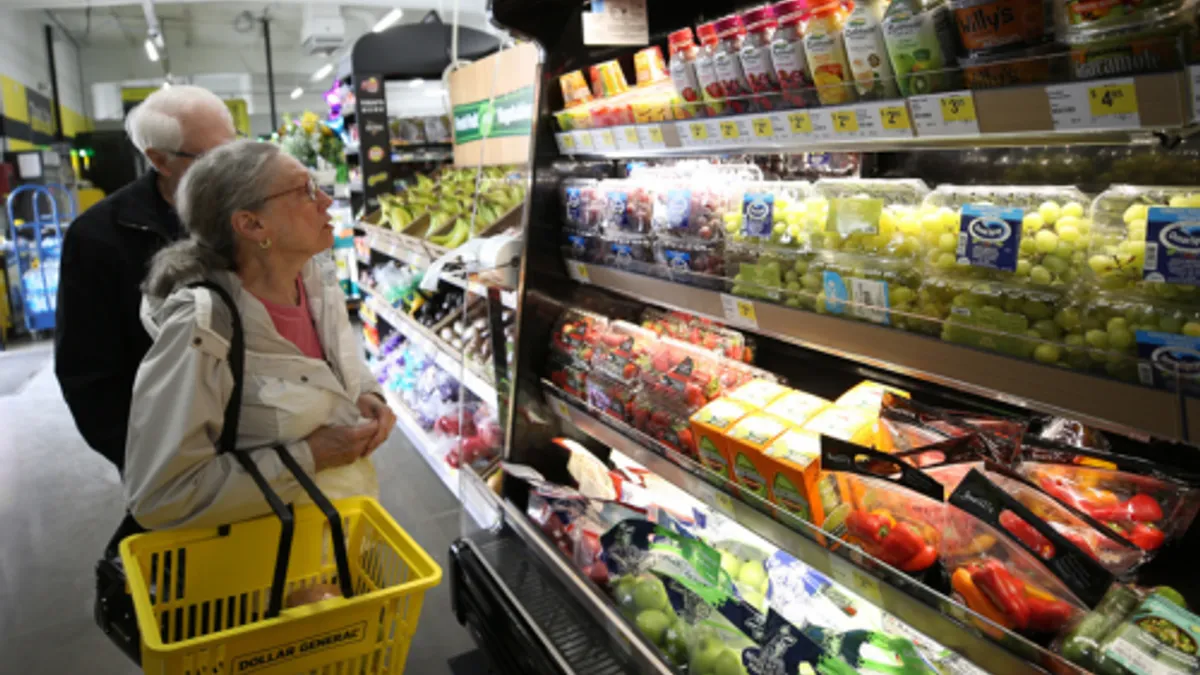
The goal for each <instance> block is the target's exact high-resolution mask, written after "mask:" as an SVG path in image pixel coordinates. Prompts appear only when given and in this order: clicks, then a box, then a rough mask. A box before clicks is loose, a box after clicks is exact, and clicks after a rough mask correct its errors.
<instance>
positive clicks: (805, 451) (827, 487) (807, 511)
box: [763, 429, 845, 527]
mask: <svg viewBox="0 0 1200 675" xmlns="http://www.w3.org/2000/svg"><path fill="white" fill-rule="evenodd" d="M763 454H764V457H765V458H766V462H767V466H766V469H767V476H766V478H767V499H768V500H769V501H770V502H771V503H772V504H775V505H776V506H778V507H779V508H780V509H782V510H784V511H787V512H788V513H791V514H793V515H795V516H798V517H800V518H803V519H804V520H807V521H809V522H811V523H812V524H814V525H817V526H818V527H820V526H822V525H823V524H824V523H825V522H826V521H829V520H833V519H834V518H835V517H836V518H838V519H839V520H840V519H841V518H844V517H845V516H844V514H841V513H840V512H841V511H844V510H845V508H844V507H843V499H842V496H841V491H840V490H839V488H838V484H837V480H836V478H835V476H834V475H833V474H830V473H826V472H824V471H821V437H820V436H819V435H818V434H815V433H813V432H811V431H805V430H803V429H790V430H788V431H785V432H784V433H783V434H782V435H781V436H779V438H776V439H775V441H774V442H773V443H771V445H769V446H767V449H766V450H765V451H764V453H763Z"/></svg>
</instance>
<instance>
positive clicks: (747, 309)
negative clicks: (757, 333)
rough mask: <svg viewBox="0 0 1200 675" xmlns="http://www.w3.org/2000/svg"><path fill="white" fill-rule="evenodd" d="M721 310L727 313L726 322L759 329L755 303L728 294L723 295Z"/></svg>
mask: <svg viewBox="0 0 1200 675" xmlns="http://www.w3.org/2000/svg"><path fill="white" fill-rule="evenodd" d="M721 310H722V311H723V312H724V313H725V321H726V322H727V323H731V324H737V325H739V326H746V327H747V328H758V312H757V311H756V310H755V308H754V302H753V301H751V300H747V299H745V298H739V297H737V296H735V295H729V294H727V293H722V294H721Z"/></svg>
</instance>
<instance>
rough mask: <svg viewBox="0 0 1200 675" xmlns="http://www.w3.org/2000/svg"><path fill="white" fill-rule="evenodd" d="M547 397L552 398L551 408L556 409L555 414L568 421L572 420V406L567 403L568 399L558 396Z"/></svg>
mask: <svg viewBox="0 0 1200 675" xmlns="http://www.w3.org/2000/svg"><path fill="white" fill-rule="evenodd" d="M546 398H548V399H550V409H551V410H553V411H554V414H555V415H558V416H559V417H561V418H562V419H564V420H566V421H568V422H570V421H571V406H569V405H567V402H566V401H564V400H562V399H561V398H558V397H557V396H547V397H546Z"/></svg>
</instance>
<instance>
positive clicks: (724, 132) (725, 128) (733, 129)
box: [721, 120, 741, 141]
mask: <svg viewBox="0 0 1200 675" xmlns="http://www.w3.org/2000/svg"><path fill="white" fill-rule="evenodd" d="M721 138H723V139H725V140H727V141H736V140H738V139H739V138H741V133H740V132H739V131H738V125H737V122H735V121H733V120H726V121H724V122H721Z"/></svg>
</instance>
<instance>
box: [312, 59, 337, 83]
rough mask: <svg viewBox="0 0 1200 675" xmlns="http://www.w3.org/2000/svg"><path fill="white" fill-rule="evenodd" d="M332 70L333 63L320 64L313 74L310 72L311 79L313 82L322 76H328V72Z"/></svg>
mask: <svg viewBox="0 0 1200 675" xmlns="http://www.w3.org/2000/svg"><path fill="white" fill-rule="evenodd" d="M332 72H333V64H332V63H326V64H325V65H323V66H321V67H320V68H318V69H317V72H315V73H313V74H312V79H313V82H316V81H317V80H320V79H322V78H325V77H328V76H329V74H330V73H332Z"/></svg>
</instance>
